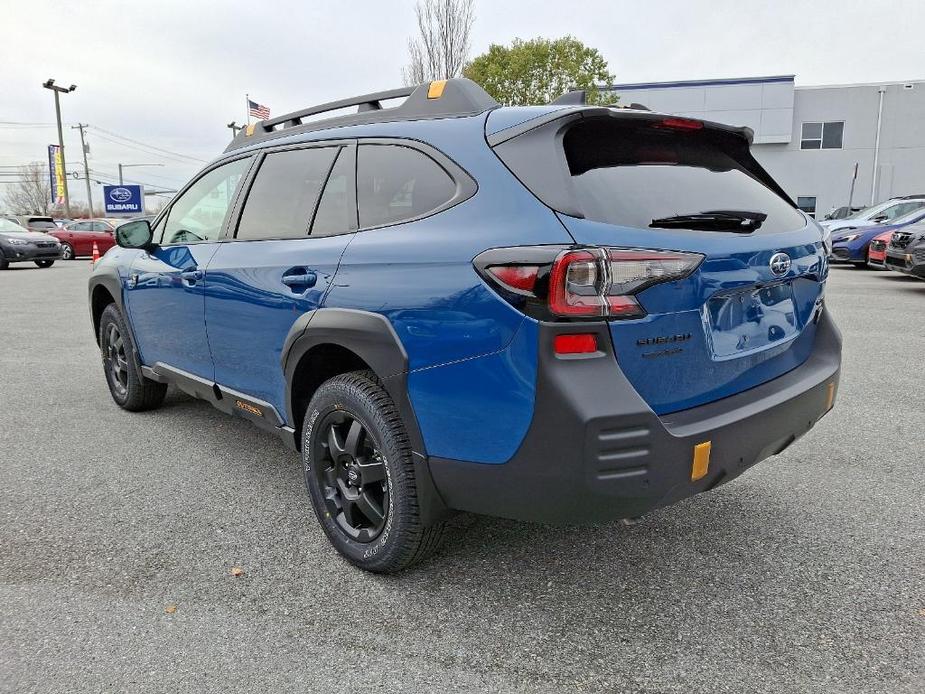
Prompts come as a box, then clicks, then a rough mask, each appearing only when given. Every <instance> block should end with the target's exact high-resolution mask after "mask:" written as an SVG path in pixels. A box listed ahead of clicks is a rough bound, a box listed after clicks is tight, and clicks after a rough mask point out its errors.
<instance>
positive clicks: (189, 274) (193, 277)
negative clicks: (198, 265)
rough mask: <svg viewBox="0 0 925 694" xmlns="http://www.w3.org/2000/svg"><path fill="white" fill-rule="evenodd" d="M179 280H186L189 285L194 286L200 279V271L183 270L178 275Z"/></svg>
mask: <svg viewBox="0 0 925 694" xmlns="http://www.w3.org/2000/svg"><path fill="white" fill-rule="evenodd" d="M180 278H181V279H183V280H186V281H187V282H189V283H190V284H196V282H198V281H199V280H201V279H202V270H198V269H196V270H184V271H183V272H181V273H180Z"/></svg>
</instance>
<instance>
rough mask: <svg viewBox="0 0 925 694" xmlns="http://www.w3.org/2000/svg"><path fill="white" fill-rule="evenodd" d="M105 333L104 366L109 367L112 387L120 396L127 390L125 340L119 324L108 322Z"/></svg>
mask: <svg viewBox="0 0 925 694" xmlns="http://www.w3.org/2000/svg"><path fill="white" fill-rule="evenodd" d="M108 328H109V329H108V332H107V333H106V368H107V369H109V375H110V381H109V382H110V383H111V384H112V389H113V391H114V392H115V395H117V396H118V397H120V398H124V397H125V396H126V393H127V391H128V368H129V366H128V359H127V358H126V356H125V340H124V339H123V338H122V333H121V332H119V326H117V325H116V324H115V323H110V324H109V326H108Z"/></svg>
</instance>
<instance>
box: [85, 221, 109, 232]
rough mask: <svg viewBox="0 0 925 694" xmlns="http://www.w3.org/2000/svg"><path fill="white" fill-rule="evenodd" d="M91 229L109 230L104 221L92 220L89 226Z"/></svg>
mask: <svg viewBox="0 0 925 694" xmlns="http://www.w3.org/2000/svg"><path fill="white" fill-rule="evenodd" d="M90 228H91V230H92V231H109V230H110V229H109V225H108V224H106V222H93V223H92V224H91V226H90Z"/></svg>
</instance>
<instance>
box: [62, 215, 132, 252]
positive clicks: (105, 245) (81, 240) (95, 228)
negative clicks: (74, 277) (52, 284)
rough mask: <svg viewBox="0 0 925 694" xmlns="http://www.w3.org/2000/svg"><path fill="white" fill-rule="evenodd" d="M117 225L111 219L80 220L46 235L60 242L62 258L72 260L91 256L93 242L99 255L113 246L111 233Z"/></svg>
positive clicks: (113, 239) (117, 222)
mask: <svg viewBox="0 0 925 694" xmlns="http://www.w3.org/2000/svg"><path fill="white" fill-rule="evenodd" d="M119 223H121V222H120V221H118V220H112V219H81V220H78V221H75V222H71V223H70V224H67V225H65V226H64V227H63V228H61V229H57V230H55V231H50V232H48V233H49V234H51V235H52V236H54V237H55V238H56V239H58V240H59V241H60V242H61V250H62V251H63V253H62V258H64V260H73V259H74V258H77V257H78V256H82V255H93V242H94V241H95V242H96V247H97V248H98V249H99V250H100V255H103V253H105V252H106V251H108V250H109V249H110V248H112V247H113V246H115V245H116V239H115V237H114V236H113V232H114V231H115V229H116V226H117V225H118V224H119Z"/></svg>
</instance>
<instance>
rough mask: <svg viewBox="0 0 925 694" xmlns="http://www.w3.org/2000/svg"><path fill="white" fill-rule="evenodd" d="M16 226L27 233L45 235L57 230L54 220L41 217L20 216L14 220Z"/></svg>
mask: <svg viewBox="0 0 925 694" xmlns="http://www.w3.org/2000/svg"><path fill="white" fill-rule="evenodd" d="M15 221H16V223H17V224H19V225H20V226H21V227H23V228H25V229H28V230H29V231H38V232H40V233H47V232H49V231H54V230H55V229H57V228H58V225H57V224H55V220H54V219H52V218H51V217H46V216H42V215H22V216H19V217H16V218H15Z"/></svg>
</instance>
